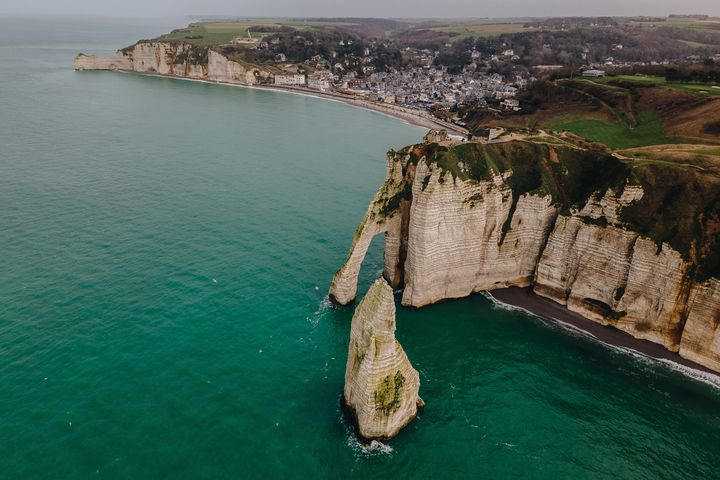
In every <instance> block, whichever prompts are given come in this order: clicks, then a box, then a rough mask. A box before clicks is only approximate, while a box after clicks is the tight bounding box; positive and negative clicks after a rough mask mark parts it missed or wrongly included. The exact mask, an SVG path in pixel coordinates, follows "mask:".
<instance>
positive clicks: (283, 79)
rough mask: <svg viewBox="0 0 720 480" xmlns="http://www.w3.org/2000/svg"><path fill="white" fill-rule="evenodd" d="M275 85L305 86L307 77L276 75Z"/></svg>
mask: <svg viewBox="0 0 720 480" xmlns="http://www.w3.org/2000/svg"><path fill="white" fill-rule="evenodd" d="M275 85H283V86H293V85H305V75H275Z"/></svg>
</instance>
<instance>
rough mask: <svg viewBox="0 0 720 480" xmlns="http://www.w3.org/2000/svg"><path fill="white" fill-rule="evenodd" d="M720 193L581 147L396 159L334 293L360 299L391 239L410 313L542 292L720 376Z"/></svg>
mask: <svg viewBox="0 0 720 480" xmlns="http://www.w3.org/2000/svg"><path fill="white" fill-rule="evenodd" d="M683 189H686V190H687V194H683V193H679V192H681V191H682V190H683ZM719 196H720V179H718V178H717V177H713V176H712V175H711V174H705V175H703V174H701V173H697V172H695V171H694V170H688V169H685V170H681V169H680V168H678V167H670V166H660V165H644V166H631V165H628V164H624V163H621V162H620V161H618V160H617V159H614V158H613V157H609V156H606V155H605V154H604V153H602V152H588V151H584V150H580V149H574V148H570V147H567V146H552V145H538V144H531V142H519V141H513V142H505V143H500V144H486V145H481V144H462V145H450V144H448V142H442V141H441V142H440V143H425V144H420V145H415V146H412V147H408V148H406V149H403V150H402V151H400V152H390V153H389V155H388V177H387V180H386V182H385V184H384V185H383V187H382V188H381V189H380V191H379V192H378V194H377V195H376V197H375V199H374V200H373V202H372V203H371V205H370V208H369V209H368V213H367V214H366V216H365V219H364V220H363V223H362V224H361V228H360V229H359V230H358V233H357V234H356V238H355V241H354V242H353V248H352V249H351V253H350V256H349V257H348V261H347V262H346V263H345V265H343V267H342V268H341V269H340V271H339V272H338V274H336V276H335V278H334V281H333V285H332V287H331V291H330V293H331V296H332V298H333V299H334V300H335V301H336V302H337V303H340V304H347V303H349V302H351V301H353V299H354V297H355V291H356V283H357V274H358V271H359V269H360V264H361V262H362V260H363V257H364V255H365V251H366V249H367V245H369V244H370V241H371V240H372V237H373V236H375V235H376V234H378V233H384V234H385V237H386V251H385V273H384V274H385V277H386V278H387V279H388V280H389V281H390V282H391V283H392V285H393V287H404V291H403V297H402V303H403V305H406V306H412V307H421V306H424V305H428V304H431V303H434V302H438V301H441V300H445V299H449V298H459V297H464V296H467V295H469V294H471V293H472V292H477V291H480V290H492V289H496V288H503V287H507V286H513V285H516V286H532V287H533V289H534V291H535V292H536V293H537V294H539V295H542V296H545V297H548V298H550V299H552V300H554V301H556V302H558V303H561V304H563V305H565V306H567V308H568V309H570V310H572V311H575V312H578V313H580V314H582V315H583V316H585V317H587V318H589V319H591V320H594V321H596V322H598V323H601V324H604V325H611V326H613V327H616V328H618V329H620V330H624V331H626V332H628V333H630V334H632V335H633V336H635V337H636V338H641V339H646V340H650V341H652V342H656V343H658V344H661V345H663V346H664V347H666V348H667V349H669V350H671V351H675V352H679V354H680V355H681V356H683V357H684V358H688V359H690V360H693V361H695V362H697V363H699V364H701V365H704V366H706V367H708V368H711V369H713V370H716V371H720V281H719V280H718V279H717V278H716V275H717V274H716V273H715V272H714V271H712V269H713V268H716V267H715V266H716V265H718V262H719V260H718V257H719V256H720V252H719V251H718V250H719V249H720V244H719V243H718V242H719V241H720V240H719V239H718V235H717V233H713V232H717V231H720V219H719V218H718V212H717V205H718V204H720V198H718V197H719Z"/></svg>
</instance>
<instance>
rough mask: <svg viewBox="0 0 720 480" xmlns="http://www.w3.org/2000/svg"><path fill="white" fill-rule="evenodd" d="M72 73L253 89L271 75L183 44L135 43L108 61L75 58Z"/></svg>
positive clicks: (206, 48) (87, 56)
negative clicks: (104, 73) (116, 74)
mask: <svg viewBox="0 0 720 480" xmlns="http://www.w3.org/2000/svg"><path fill="white" fill-rule="evenodd" d="M75 69H76V70H123V71H130V72H138V73H157V74H159V75H173V76H177V77H183V78H192V79H197V80H209V81H215V82H227V83H237V84H242V85H253V84H255V83H258V82H259V80H260V79H264V78H268V77H269V76H270V75H271V74H270V73H269V72H267V71H264V70H261V69H259V68H253V67H250V66H245V65H242V64H240V63H238V62H234V61H232V60H230V59H228V58H226V57H225V56H223V55H222V54H220V53H218V52H215V51H214V50H212V49H209V48H208V47H202V46H197V45H192V44H189V43H184V42H139V43H136V44H135V45H133V46H131V47H128V48H125V49H122V50H118V51H117V52H115V54H114V55H111V56H109V57H103V56H97V55H85V54H82V53H81V54H79V55H77V56H76V57H75Z"/></svg>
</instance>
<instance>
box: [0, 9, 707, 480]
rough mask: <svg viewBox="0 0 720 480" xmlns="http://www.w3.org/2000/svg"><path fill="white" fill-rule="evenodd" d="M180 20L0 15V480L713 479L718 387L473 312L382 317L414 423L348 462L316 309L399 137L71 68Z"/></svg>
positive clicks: (323, 311) (409, 132) (313, 105)
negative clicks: (412, 392) (416, 376)
mask: <svg viewBox="0 0 720 480" xmlns="http://www.w3.org/2000/svg"><path fill="white" fill-rule="evenodd" d="M186 22H187V20H185V19H166V20H142V21H141V20H132V19H127V20H109V19H68V18H50V17H35V18H23V17H0V478H2V479H22V480H30V479H86V478H111V479H165V478H168V479H170V478H172V479H217V478H228V479H239V478H268V479H275V478H277V479H288V478H301V479H315V478H317V479H325V478H327V479H334V478H358V479H361V478H362V479H366V478H418V479H426V478H427V479H429V478H431V479H445V478H472V479H508V478H523V479H525V478H527V479H566V478H567V479H648V480H649V479H653V480H654V479H712V478H718V477H719V476H720V390H718V389H717V388H716V387H713V386H712V385H709V384H708V383H707V382H703V381H700V380H698V379H693V378H690V377H688V376H686V375H684V374H682V373H680V372H678V371H676V370H674V369H672V368H670V367H669V366H667V365H664V364H661V363H658V362H654V361H650V360H646V359H643V358H641V357H638V356H633V355H631V354H629V353H627V352H622V351H619V350H616V349H613V348H610V347H608V346H604V345H601V344H599V343H597V342H594V341H593V340H592V339H589V338H587V337H584V336H583V335H581V334H578V333H574V332H572V331H569V330H567V329H563V328H562V327H560V326H552V325H548V324H545V323H544V322H542V321H540V320H538V319H536V318H533V317H531V316H529V315H526V314H524V313H522V312H518V311H512V310H506V309H502V308H499V307H496V306H494V304H493V303H492V302H491V301H490V300H489V299H487V298H486V297H485V296H483V295H475V296H472V297H471V298H467V299H465V300H461V301H453V302H446V303H442V304H439V305H435V306H432V307H429V308H425V309H421V310H417V311H409V310H404V309H401V310H400V311H399V314H398V337H399V340H400V341H401V342H402V344H403V346H404V347H405V349H406V351H407V352H408V354H409V356H410V359H411V360H412V361H413V363H414V365H415V366H416V368H417V369H418V370H419V371H420V376H421V382H422V386H421V395H422V397H423V398H424V400H425V401H426V402H427V408H426V410H425V411H424V412H423V413H422V414H421V416H420V417H419V418H418V419H417V420H416V421H415V422H414V423H413V424H412V425H411V426H410V427H409V428H408V429H407V430H406V431H404V432H403V433H402V434H401V435H400V436H399V437H398V438H396V439H395V440H393V441H392V442H390V443H389V445H375V447H374V448H372V449H364V448H362V447H361V446H359V445H358V444H357V442H356V441H355V440H354V437H353V434H352V430H351V429H350V427H349V426H348V425H347V424H346V422H345V421H344V419H343V416H342V414H341V411H340V407H339V399H340V395H341V392H342V386H343V375H344V367H345V358H346V354H347V340H348V333H349V327H350V323H349V322H350V318H351V316H352V313H353V308H351V307H349V308H341V309H333V308H331V307H329V306H328V305H327V303H326V302H325V300H324V298H325V294H326V291H327V287H328V285H329V282H330V279H331V277H332V275H333V273H334V272H335V270H336V269H337V268H338V267H339V265H340V264H341V262H342V261H343V259H344V257H345V255H346V251H347V248H348V247H349V245H350V242H351V239H352V236H353V232H354V230H355V227H356V226H357V223H358V222H359V220H360V219H361V217H362V214H363V212H364V211H365V209H366V207H367V203H368V202H369V201H370V199H371V198H372V196H373V194H374V191H375V189H376V188H377V186H378V185H379V184H380V183H381V182H382V180H383V177H384V173H385V155H384V154H385V151H386V150H387V149H388V148H390V147H395V148H397V147H402V146H404V145H405V144H408V143H412V142H416V141H419V140H420V138H421V136H422V135H423V133H424V132H423V130H422V129H420V128H417V127H413V126H410V125H407V124H404V123H402V122H400V121H398V120H394V119H391V118H388V117H385V116H382V115H380V114H377V113H373V112H369V111H364V110H359V109H354V108H351V107H348V106H346V105H342V104H339V103H335V102H330V101H326V100H319V99H314V98H308V97H303V96H297V95H291V94H285V93H275V92H266V91H256V90H248V89H242V88H232V87H223V86H217V85H209V84H202V83H193V82H184V81H177V80H171V79H162V78H149V77H141V76H134V75H126V74H119V73H109V72H81V73H78V72H74V71H73V69H72V59H73V56H74V55H75V53H77V52H78V51H83V52H86V53H109V52H111V51H112V50H113V49H115V48H117V47H122V46H125V45H128V44H130V43H132V42H134V41H135V40H136V39H139V38H147V37H151V36H154V35H157V34H159V33H161V32H164V31H167V30H169V29H171V28H175V27H178V26H181V25H182V24H184V23H186ZM381 249H382V240H381V239H378V240H376V243H375V244H374V245H373V248H372V250H371V252H370V255H369V258H368V259H367V260H366V263H365V266H364V270H363V273H362V278H361V290H362V291H364V290H365V289H367V287H368V286H369V284H370V282H371V281H372V279H373V278H375V277H376V276H377V275H378V273H379V271H380V269H381V266H382V258H381V256H382V250H381Z"/></svg>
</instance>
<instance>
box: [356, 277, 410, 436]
mask: <svg viewBox="0 0 720 480" xmlns="http://www.w3.org/2000/svg"><path fill="white" fill-rule="evenodd" d="M419 388H420V376H419V375H418V372H417V371H416V370H415V369H414V368H413V367H412V365H411V364H410V361H409V360H408V358H407V355H406V354H405V351H404V350H403V348H402V347H401V346H400V343H399V342H398V341H397V340H396V339H395V301H394V299H393V291H392V288H391V287H390V285H388V284H387V282H386V281H385V280H383V279H378V280H377V281H375V283H374V284H373V285H372V287H370V290H369V291H368V292H367V294H366V295H365V297H364V298H363V299H362V301H361V302H360V305H358V307H357V309H356V310H355V315H354V316H353V319H352V326H351V330H350V346H349V348H348V360H347V366H346V368H345V389H344V392H343V404H344V406H345V407H346V409H347V410H348V411H349V413H350V415H351V416H352V417H353V418H354V419H355V420H356V422H357V426H358V432H359V436H360V437H361V438H363V439H366V440H388V439H390V438H392V437H394V436H395V435H397V434H398V433H399V432H400V430H402V429H403V428H404V427H405V426H407V424H409V423H410V422H411V421H412V420H413V419H414V418H415V416H416V415H417V412H418V408H419V407H422V405H423V403H422V400H421V399H420V397H419V396H418V390H419Z"/></svg>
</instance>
